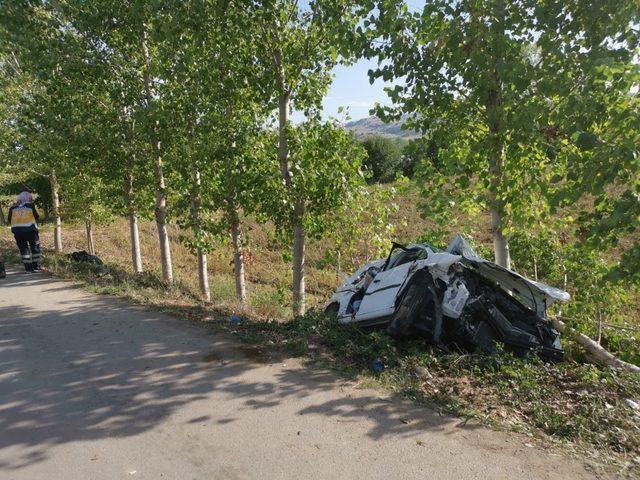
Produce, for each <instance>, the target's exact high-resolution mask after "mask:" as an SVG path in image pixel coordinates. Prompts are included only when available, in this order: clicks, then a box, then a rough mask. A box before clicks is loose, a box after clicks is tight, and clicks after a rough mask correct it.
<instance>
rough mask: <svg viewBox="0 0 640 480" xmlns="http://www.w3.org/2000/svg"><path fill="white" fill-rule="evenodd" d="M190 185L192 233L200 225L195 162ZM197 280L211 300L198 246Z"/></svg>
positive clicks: (197, 178)
mask: <svg viewBox="0 0 640 480" xmlns="http://www.w3.org/2000/svg"><path fill="white" fill-rule="evenodd" d="M191 175H192V178H191V180H192V185H191V220H192V223H193V226H192V229H193V231H194V233H197V231H198V229H199V228H201V225H200V206H201V200H200V185H201V184H202V180H201V178H200V169H199V168H198V164H197V163H196V162H194V163H193V168H192V171H191ZM197 255H198V281H199V284H200V292H201V293H202V298H203V299H204V301H205V302H210V301H211V291H210V289H209V271H208V269H207V253H206V252H205V251H204V249H202V248H201V247H198V252H197Z"/></svg>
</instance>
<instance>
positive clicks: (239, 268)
mask: <svg viewBox="0 0 640 480" xmlns="http://www.w3.org/2000/svg"><path fill="white" fill-rule="evenodd" d="M231 242H232V243H233V273H234V274H235V278H236V296H237V297H238V300H240V303H241V305H242V308H246V307H247V285H246V280H245V274H244V252H243V250H242V231H241V229H240V217H239V216H238V212H237V211H236V210H234V211H233V212H232V213H231Z"/></svg>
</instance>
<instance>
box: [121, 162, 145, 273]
mask: <svg viewBox="0 0 640 480" xmlns="http://www.w3.org/2000/svg"><path fill="white" fill-rule="evenodd" d="M134 162H135V160H134V159H133V157H132V159H131V160H130V162H129V172H127V173H126V174H125V179H124V196H125V201H126V203H127V210H128V214H129V237H130V238H131V263H132V265H133V271H134V272H136V273H142V254H141V252H140V232H139V231H138V214H137V212H136V207H135V205H134V200H133V173H131V172H132V171H133V163H134Z"/></svg>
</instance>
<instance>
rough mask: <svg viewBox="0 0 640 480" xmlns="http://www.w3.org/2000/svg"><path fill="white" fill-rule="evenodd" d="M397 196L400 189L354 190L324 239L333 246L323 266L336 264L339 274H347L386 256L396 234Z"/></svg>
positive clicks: (326, 254)
mask: <svg viewBox="0 0 640 480" xmlns="http://www.w3.org/2000/svg"><path fill="white" fill-rule="evenodd" d="M400 188H402V187H401V186H400ZM396 197H397V187H377V188H372V187H369V188H365V187H364V186H359V187H357V189H354V194H353V195H352V196H351V197H350V198H349V200H348V201H347V202H345V203H344V205H343V206H342V208H341V209H340V210H339V211H338V212H336V216H335V219H336V222H335V224H334V225H332V226H331V228H329V229H327V232H326V234H325V236H324V238H325V240H329V241H331V242H332V246H331V248H330V249H327V250H326V251H325V256H324V262H323V265H324V264H331V265H335V267H336V268H337V271H338V273H345V272H352V271H355V270H357V269H358V268H360V267H361V266H362V265H364V264H366V263H369V262H371V261H373V260H377V259H379V258H382V257H384V256H385V255H386V254H387V253H388V252H387V250H388V249H389V245H391V241H392V240H393V239H394V234H395V231H396V226H395V225H394V224H393V222H392V219H391V217H392V215H394V214H396V213H397V212H398V208H399V207H398V204H397V203H396Z"/></svg>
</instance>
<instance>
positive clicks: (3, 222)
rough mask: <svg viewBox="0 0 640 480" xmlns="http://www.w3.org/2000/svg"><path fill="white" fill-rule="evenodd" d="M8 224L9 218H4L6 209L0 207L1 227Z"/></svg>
mask: <svg viewBox="0 0 640 480" xmlns="http://www.w3.org/2000/svg"><path fill="white" fill-rule="evenodd" d="M6 224H7V217H5V216H4V209H3V208H2V205H0V225H6Z"/></svg>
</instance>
